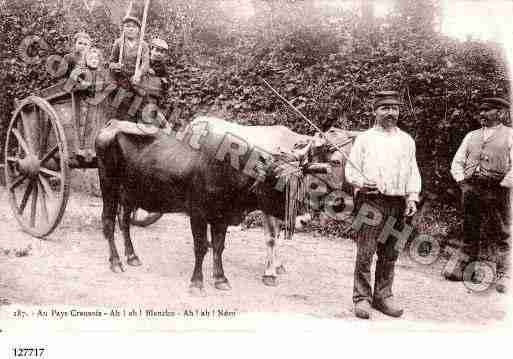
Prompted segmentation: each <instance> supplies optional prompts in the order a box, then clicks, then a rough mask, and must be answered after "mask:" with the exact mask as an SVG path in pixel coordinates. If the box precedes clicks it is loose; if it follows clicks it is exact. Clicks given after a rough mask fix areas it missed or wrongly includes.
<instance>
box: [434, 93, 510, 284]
mask: <svg viewBox="0 0 513 359" xmlns="http://www.w3.org/2000/svg"><path fill="white" fill-rule="evenodd" d="M508 111H509V103H508V102H507V101H506V100H504V99H501V98H497V97H493V98H484V99H483V100H482V101H481V105H480V112H479V114H480V117H481V123H482V125H483V127H482V128H481V129H478V130H475V131H471V132H469V133H468V134H467V135H466V136H465V138H464V139H463V142H462V143H461V145H460V147H459V148H458V151H457V152H456V154H455V156H454V159H453V161H452V165H451V175H452V177H453V178H454V180H455V181H456V182H457V183H458V185H459V186H460V189H461V193H462V202H463V208H464V209H463V211H464V219H463V248H462V252H463V254H464V255H465V256H464V258H463V260H462V261H461V262H460V264H459V265H458V266H457V267H456V268H455V270H454V271H452V272H448V271H446V272H444V277H445V278H446V279H448V280H454V281H462V280H463V277H464V273H466V268H467V266H468V264H470V263H472V262H475V261H478V260H479V243H480V240H481V236H480V232H481V227H484V229H489V230H488V232H487V233H488V235H489V239H490V240H492V241H493V240H495V242H496V246H497V252H498V253H497V269H496V277H497V278H496V289H497V291H498V292H501V293H503V292H505V290H506V285H505V284H506V278H507V275H508V274H509V273H508V272H509V252H510V243H509V235H510V234H509V225H510V215H509V209H510V204H509V189H510V188H511V187H512V186H513V171H512V166H511V164H512V162H513V153H512V151H513V129H512V128H510V127H507V126H504V125H503V124H502V123H501V122H500V120H501V117H503V116H505V115H506V113H507V112H508ZM487 227H489V228H487ZM487 239H488V238H487ZM470 269H472V268H470Z"/></svg>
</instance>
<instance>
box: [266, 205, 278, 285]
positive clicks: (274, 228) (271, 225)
mask: <svg viewBox="0 0 513 359" xmlns="http://www.w3.org/2000/svg"><path fill="white" fill-rule="evenodd" d="M264 233H265V246H266V254H267V256H266V260H265V271H264V276H263V277H262V281H263V282H264V284H265V285H267V286H272V287H275V286H276V285H277V284H278V283H277V281H276V276H277V274H278V273H277V271H276V263H277V258H276V244H277V240H278V236H279V233H280V225H279V222H278V220H277V219H276V218H275V217H272V216H269V215H265V216H264Z"/></svg>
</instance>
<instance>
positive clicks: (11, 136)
mask: <svg viewBox="0 0 513 359" xmlns="http://www.w3.org/2000/svg"><path fill="white" fill-rule="evenodd" d="M67 81H68V80H62V81H60V82H59V83H57V84H56V85H54V86H51V87H49V88H46V89H44V90H42V91H39V92H37V93H34V94H33V95H31V96H29V97H27V98H25V99H23V100H21V101H16V110H15V111H14V113H13V116H12V118H11V121H10V123H9V127H8V129H7V136H6V141H5V152H4V153H5V184H6V189H7V193H8V197H9V201H10V205H11V208H12V211H13V214H14V216H15V218H16V220H17V221H18V223H19V224H20V225H21V227H22V229H23V230H24V231H26V232H28V233H30V234H31V235H33V236H35V237H44V236H46V235H48V234H50V233H51V232H52V231H53V230H54V229H55V228H56V227H57V226H58V225H59V223H60V221H61V219H62V217H63V215H64V211H65V209H66V204H67V201H68V198H69V194H70V170H72V169H75V168H96V167H97V162H96V161H97V159H96V154H95V151H94V140H95V138H96V136H97V134H98V131H99V130H100V129H101V128H102V126H103V125H104V124H105V122H106V121H107V120H108V119H110V118H111V117H112V116H113V115H114V108H113V107H112V106H111V104H110V102H111V101H110V100H109V97H107V98H106V99H105V100H103V101H101V102H100V103H99V104H94V103H95V101H92V96H91V88H87V89H78V90H72V91H68V90H67V87H69V83H67ZM160 216H161V214H160V213H150V214H148V213H146V214H144V213H142V217H141V212H139V211H136V212H134V214H133V217H132V222H133V223H134V224H136V225H137V224H139V225H149V224H151V223H154V222H155V221H156V220H158V219H159V218H160Z"/></svg>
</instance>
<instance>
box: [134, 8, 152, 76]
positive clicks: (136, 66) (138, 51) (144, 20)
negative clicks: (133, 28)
mask: <svg viewBox="0 0 513 359" xmlns="http://www.w3.org/2000/svg"><path fill="white" fill-rule="evenodd" d="M149 6H150V0H146V2H145V4H144V12H143V18H142V27H141V34H140V36H139V46H138V47H137V60H136V62H135V73H137V72H138V71H139V68H140V67H141V64H140V62H141V55H142V43H143V41H144V33H145V32H146V17H147V16H148V7H149Z"/></svg>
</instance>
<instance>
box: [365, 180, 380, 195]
mask: <svg viewBox="0 0 513 359" xmlns="http://www.w3.org/2000/svg"><path fill="white" fill-rule="evenodd" d="M362 188H364V193H367V194H375V193H379V190H378V185H377V184H376V182H374V181H367V180H364V181H363V186H362Z"/></svg>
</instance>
